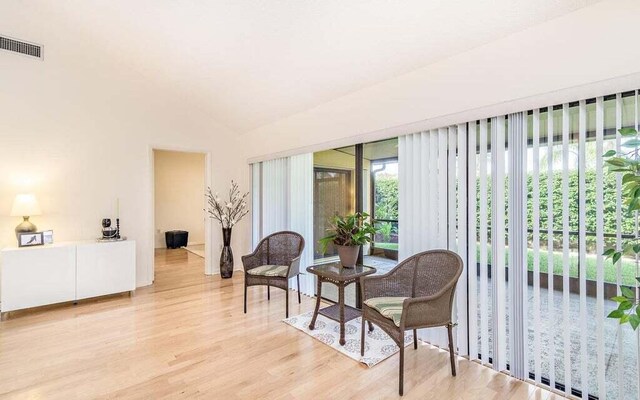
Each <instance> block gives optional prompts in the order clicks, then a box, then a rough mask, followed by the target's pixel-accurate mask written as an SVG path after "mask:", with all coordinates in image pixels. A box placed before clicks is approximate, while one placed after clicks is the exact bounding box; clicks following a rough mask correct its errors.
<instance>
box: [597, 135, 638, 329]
mask: <svg viewBox="0 0 640 400" xmlns="http://www.w3.org/2000/svg"><path fill="white" fill-rule="evenodd" d="M618 132H619V133H620V135H621V136H622V137H625V138H628V140H627V141H625V142H624V143H622V144H621V146H620V148H621V150H619V151H616V150H609V151H607V152H606V153H605V154H604V158H605V163H606V164H607V167H608V169H609V172H615V173H619V174H622V193H621V199H622V201H623V204H624V206H625V217H626V218H637V217H638V211H639V210H640V140H639V139H638V132H637V131H636V130H635V129H633V128H622V129H620V130H618ZM629 253H631V254H634V255H635V257H636V260H637V259H638V254H640V238H638V237H635V238H633V239H628V240H626V241H625V242H624V243H623V244H622V246H621V248H619V249H618V248H615V247H614V248H608V249H606V250H605V252H604V253H603V254H602V255H603V256H605V257H606V258H607V259H611V260H612V262H613V263H614V264H616V263H617V262H619V261H620V259H621V258H622V255H623V254H629ZM636 281H637V282H636V291H634V290H632V289H631V288H629V287H627V286H621V287H620V291H621V293H620V294H621V295H620V296H615V297H613V298H611V300H613V301H615V302H616V303H618V308H617V309H615V310H613V311H611V313H609V315H608V317H609V318H615V319H619V320H620V324H625V323H628V324H629V325H631V327H632V328H633V330H636V329H637V328H638V326H639V325H640V301H639V299H638V296H636V292H637V287H638V284H637V283H640V277H637V278H636Z"/></svg>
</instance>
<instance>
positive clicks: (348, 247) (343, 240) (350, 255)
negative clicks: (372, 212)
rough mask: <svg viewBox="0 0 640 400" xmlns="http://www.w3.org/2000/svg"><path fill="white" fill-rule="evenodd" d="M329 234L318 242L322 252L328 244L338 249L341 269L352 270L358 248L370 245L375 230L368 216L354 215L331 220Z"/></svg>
mask: <svg viewBox="0 0 640 400" xmlns="http://www.w3.org/2000/svg"><path fill="white" fill-rule="evenodd" d="M327 231H328V232H329V234H328V235H327V236H325V237H323V238H322V239H320V240H319V242H320V245H321V247H322V252H323V253H325V252H326V251H327V247H328V246H329V243H333V244H334V245H335V246H336V247H337V249H338V256H339V257H340V263H341V264H342V266H343V267H346V268H353V267H355V265H356V262H357V260H358V253H359V252H360V246H362V245H364V244H367V243H371V242H372V240H373V235H375V234H376V228H375V227H374V226H373V224H371V223H370V222H369V214H367V213H355V214H351V215H347V216H344V217H343V216H339V215H336V216H335V217H333V219H332V220H331V228H329V229H328V230H327Z"/></svg>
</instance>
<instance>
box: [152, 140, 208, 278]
mask: <svg viewBox="0 0 640 400" xmlns="http://www.w3.org/2000/svg"><path fill="white" fill-rule="evenodd" d="M155 150H161V151H174V152H181V153H198V154H204V182H203V184H204V185H205V190H206V188H207V187H211V185H212V183H213V182H212V176H213V168H212V155H211V151H209V150H208V149H204V148H197V147H185V146H165V145H151V146H149V152H148V155H149V165H150V171H151V173H150V174H149V175H150V180H149V183H150V186H149V188H150V192H151V195H150V196H149V197H150V210H152V212H151V229H150V232H149V237H150V239H151V242H150V243H152V246H153V250H154V251H152V252H151V260H150V263H149V271H148V274H149V275H148V276H149V277H150V278H151V282H152V283H153V282H154V281H155V278H156V276H155V272H156V271H155V230H156V221H155V197H156V190H155V189H156V188H155V157H154V151H155ZM202 204H203V209H206V202H205V199H204V198H203V199H202ZM212 250H213V229H212V224H211V221H210V220H209V219H207V218H206V217H205V221H204V274H205V275H213V265H212V260H213V258H212Z"/></svg>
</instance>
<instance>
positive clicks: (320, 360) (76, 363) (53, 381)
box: [0, 250, 559, 399]
mask: <svg viewBox="0 0 640 400" xmlns="http://www.w3.org/2000/svg"><path fill="white" fill-rule="evenodd" d="M156 257H157V258H156V283H155V284H154V285H153V286H150V287H147V288H141V289H138V290H137V291H136V294H135V295H134V296H133V297H129V296H127V295H119V296H115V297H110V298H106V299H100V300H97V301H95V300H94V301H88V302H84V303H80V304H79V305H77V306H73V305H63V306H56V307H50V308H48V309H46V310H42V309H40V310H36V311H29V312H23V313H14V314H13V315H11V316H10V318H9V320H7V321H4V322H2V323H0V396H2V397H5V398H20V399H92V398H139V399H158V398H206V399H258V398H268V399H343V398H344V399H347V398H349V399H388V398H389V399H393V398H398V397H399V396H398V395H397V390H398V388H397V382H398V381H397V379H398V372H397V366H398V358H397V356H394V357H392V358H390V359H388V360H386V361H384V362H382V363H381V364H379V365H377V366H375V367H374V368H371V369H368V368H366V367H364V366H362V365H359V364H358V363H356V362H355V361H353V360H351V359H349V358H347V357H345V356H344V355H342V354H339V353H338V352H336V351H334V350H332V349H331V348H329V347H327V346H325V345H324V344H322V343H320V342H318V341H316V340H314V339H312V338H311V337H310V336H307V335H305V334H303V333H301V332H300V331H298V330H296V329H293V328H291V327H290V326H288V325H286V324H284V323H282V322H281V320H282V319H283V317H284V292H282V291H279V290H272V297H271V301H270V302H267V300H266V292H265V291H264V290H263V289H261V288H250V291H249V296H250V297H249V313H248V314H246V315H245V314H243V312H242V292H243V286H242V274H240V273H237V274H235V275H234V277H233V279H230V280H221V279H220V278H219V277H217V276H215V277H205V276H204V275H203V261H202V259H201V258H199V257H197V256H195V255H193V254H190V253H188V252H186V251H184V250H169V251H165V250H161V251H157V253H156ZM294 299H295V295H294V294H293V293H292V294H291V305H292V307H291V315H295V314H297V313H300V312H304V311H308V310H311V309H312V306H313V302H312V300H311V299H309V298H303V301H302V305H300V306H299V305H298V304H297V302H296V301H295V300H294ZM405 363H406V373H405V395H404V399H558V398H559V397H557V396H555V395H553V394H550V393H549V392H547V391H544V390H542V389H539V388H535V387H533V386H531V385H528V384H526V383H523V382H519V381H517V380H514V379H511V378H509V377H507V376H505V375H503V374H499V373H496V372H494V371H492V370H490V369H488V368H485V367H482V366H480V365H478V364H476V363H474V362H468V361H460V366H459V372H458V376H457V377H455V378H454V377H452V376H451V375H450V370H449V366H448V359H447V353H444V352H441V351H439V350H436V349H433V348H430V347H428V346H420V347H419V348H418V350H413V349H412V348H408V350H407V352H406V361H405Z"/></svg>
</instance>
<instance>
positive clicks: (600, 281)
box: [596, 97, 606, 400]
mask: <svg viewBox="0 0 640 400" xmlns="http://www.w3.org/2000/svg"><path fill="white" fill-rule="evenodd" d="M603 136H604V99H603V98H602V97H598V98H596V154H597V155H598V156H597V157H596V271H597V272H596V323H597V327H596V342H597V359H598V374H597V375H598V397H599V398H600V399H601V400H604V399H605V398H606V385H605V382H606V381H605V368H606V363H605V354H604V319H605V318H606V316H605V314H604V260H603V257H602V252H603V251H604V235H603V234H604V212H603V204H602V203H603V194H604V193H603V192H604V189H603V170H602V167H603V165H602V157H601V156H599V155H601V154H603Z"/></svg>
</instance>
